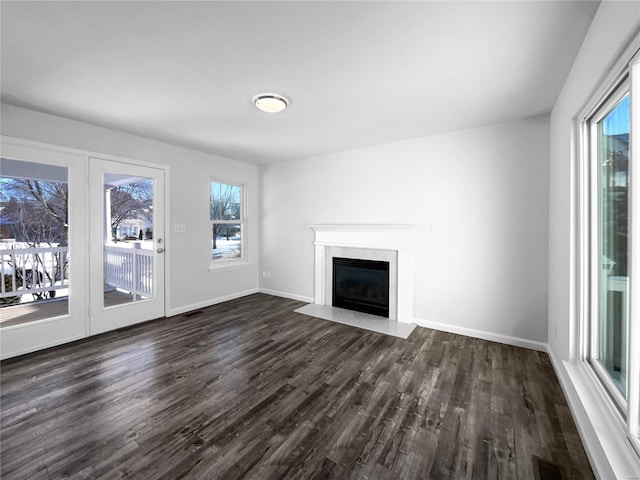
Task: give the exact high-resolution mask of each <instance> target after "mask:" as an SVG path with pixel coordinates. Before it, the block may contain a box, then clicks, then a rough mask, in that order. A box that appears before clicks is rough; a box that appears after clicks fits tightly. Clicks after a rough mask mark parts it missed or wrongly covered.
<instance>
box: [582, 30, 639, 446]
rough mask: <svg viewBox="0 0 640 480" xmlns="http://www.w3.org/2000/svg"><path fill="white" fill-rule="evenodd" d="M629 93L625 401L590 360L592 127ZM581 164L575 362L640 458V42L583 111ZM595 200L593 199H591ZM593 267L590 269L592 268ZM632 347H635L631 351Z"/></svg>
mask: <svg viewBox="0 0 640 480" xmlns="http://www.w3.org/2000/svg"><path fill="white" fill-rule="evenodd" d="M627 91H629V96H630V120H631V125H630V127H631V128H630V150H629V176H628V184H629V185H630V187H631V188H630V193H629V219H630V224H629V240H630V241H629V249H630V255H629V266H628V271H629V287H628V298H627V302H628V311H627V312H628V313H627V315H628V317H627V322H628V323H627V329H628V331H627V398H626V400H625V399H624V397H623V396H622V394H621V393H620V392H619V391H618V390H617V388H616V387H615V386H614V385H613V382H612V381H611V380H610V379H609V378H608V374H607V373H606V372H605V371H604V369H603V368H602V367H601V366H600V365H599V363H598V362H596V361H593V360H595V359H592V352H594V351H597V350H595V348H596V345H597V328H595V331H594V326H595V325H596V322H597V318H596V319H594V318H593V317H594V313H595V315H597V311H598V310H597V306H598V304H597V301H598V300H597V296H598V293H597V285H598V283H597V275H598V271H597V269H598V268H599V263H600V260H599V258H598V254H597V251H596V248H595V239H597V238H598V237H597V208H595V207H594V205H595V203H594V201H593V198H594V196H595V195H597V176H596V172H595V170H594V165H595V162H594V160H593V157H592V155H593V154H594V152H596V151H597V150H596V141H597V139H596V138H595V135H594V128H595V124H597V122H598V121H600V120H601V119H602V118H603V117H604V116H606V114H607V113H608V112H609V111H610V109H611V108H612V107H613V106H615V104H616V103H617V102H618V101H620V99H621V98H622V97H623V96H624V95H626V92H627ZM578 121H579V136H580V138H579V142H578V145H579V149H580V165H579V167H578V178H579V192H578V202H579V208H580V213H579V220H578V221H579V228H578V234H579V239H578V245H579V252H580V255H579V270H580V273H579V285H580V287H579V290H580V291H579V293H578V298H579V302H580V306H579V308H580V312H581V313H580V324H579V328H580V331H579V339H580V345H579V346H580V352H579V361H580V362H582V363H583V364H584V365H585V366H586V367H587V370H589V371H590V372H591V373H592V375H591V379H592V381H593V387H594V389H595V390H596V391H597V392H600V395H599V397H600V398H601V399H602V401H603V402H604V403H605V405H604V406H605V407H606V409H607V410H608V411H609V412H611V413H612V417H613V418H615V419H616V421H617V422H618V427H619V428H620V430H621V431H624V432H625V434H626V437H627V439H628V441H629V443H630V444H631V445H632V446H633V447H634V449H635V451H636V454H638V455H640V436H639V435H640V423H639V422H640V348H638V346H640V253H639V252H640V221H639V219H640V148H639V145H640V50H638V42H635V43H634V46H633V47H632V48H630V49H629V50H628V51H627V52H626V54H625V55H624V56H623V57H622V58H621V59H620V60H619V61H618V63H617V64H616V66H615V67H614V68H613V69H612V71H611V73H610V74H609V76H608V77H607V79H606V80H605V81H604V82H603V86H602V88H601V89H600V90H599V91H598V92H596V94H595V95H594V96H593V97H592V98H591V100H590V102H589V103H588V106H587V108H585V109H584V110H583V112H582V113H581V114H580V115H579V116H578ZM595 198H597V197H595ZM592 266H593V268H592ZM633 346H636V347H635V348H634V347H633Z"/></svg>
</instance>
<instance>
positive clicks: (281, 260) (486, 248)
mask: <svg viewBox="0 0 640 480" xmlns="http://www.w3.org/2000/svg"><path fill="white" fill-rule="evenodd" d="M548 130H549V123H548V117H547V116H542V117H535V118H529V119H523V120H520V121H514V122H510V123H504V124H498V125H491V126H485V127H480V128H474V129H470V130H464V131H458V132H452V133H447V134H442V135H437V136H431V137H425V138H419V139H415V140H410V141H404V142H398V143H392V144H387V145H382V146H377V147H373V148H367V149H359V150H353V151H348V152H343V153H336V154H331V155H326V156H321V157H316V158H309V159H304V160H296V161H291V162H282V163H277V164H272V165H269V166H263V167H261V170H260V171H261V185H262V213H261V221H262V240H261V267H260V268H261V270H262V271H269V272H270V278H266V279H261V283H260V286H261V288H262V289H265V290H267V291H271V292H280V293H281V294H283V295H286V296H292V297H302V298H308V299H310V301H312V300H311V299H312V298H313V293H314V290H313V279H314V272H313V268H314V246H313V235H312V232H311V230H310V229H309V228H306V227H305V225H308V224H323V223H324V224H332V223H338V224H340V223H342V224H345V223H353V224H385V223H388V224H414V225H417V239H418V242H417V243H418V250H417V252H416V266H415V271H416V274H415V299H414V309H415V311H414V316H415V318H416V319H417V320H419V321H426V322H437V323H438V325H439V326H440V327H441V328H443V329H449V330H452V331H460V332H465V331H466V332H467V333H470V334H477V335H478V336H485V337H487V334H488V336H489V337H490V338H496V339H501V337H504V338H503V339H504V340H505V341H509V342H511V341H514V343H518V342H519V341H520V340H524V341H525V343H526V344H528V345H533V346H534V347H535V344H536V342H540V343H541V344H544V343H546V340H547V215H548V203H547V197H548V158H549V136H548ZM432 231H433V234H432ZM467 330H468V331H467Z"/></svg>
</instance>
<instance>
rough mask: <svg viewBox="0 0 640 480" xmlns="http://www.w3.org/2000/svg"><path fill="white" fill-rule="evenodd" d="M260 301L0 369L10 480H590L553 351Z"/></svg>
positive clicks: (5, 467)
mask: <svg viewBox="0 0 640 480" xmlns="http://www.w3.org/2000/svg"><path fill="white" fill-rule="evenodd" d="M301 305H302V303H300V302H295V301H291V300H285V299H281V298H277V297H270V296H266V295H262V294H257V295H252V296H250V297H246V298H242V299H238V300H235V301H231V302H227V303H224V304H220V305H217V306H214V307H210V308H207V309H204V310H202V311H201V312H196V313H195V314H192V315H182V316H176V317H172V318H168V319H162V320H158V321H154V322H150V323H146V324H143V325H139V326H137V327H133V328H129V329H125V330H121V331H117V332H111V333H107V334H104V335H100V336H98V337H94V338H91V339H87V340H83V341H81V342H76V343H73V344H69V345H65V346H61V347H57V348H54V349H50V350H47V351H43V352H39V353H35V354H31V355H28V356H25V357H22V358H17V359H12V360H8V361H5V362H3V363H2V379H1V387H2V390H1V402H2V403H1V408H2V419H1V444H0V447H1V457H0V461H1V464H2V466H1V474H2V478H3V479H5V480H9V479H30V478H43V479H45V478H82V479H84V478H100V479H103V478H104V479H107V478H108V479H115V478H127V479H132V478H135V479H145V480H149V479H156V478H157V479H171V480H175V479H182V478H189V479H198V480H200V479H224V480H231V479H237V478H242V479H260V480H265V479H280V478H287V479H288V478H297V479H316V478H325V479H340V480H342V479H372V480H373V479H375V480H386V479H393V480H400V479H402V480H409V479H414V478H415V479H449V478H451V479H462V478H464V479H484V478H489V479H530V478H534V477H533V464H532V456H533V455H536V456H538V457H541V458H543V459H546V460H548V461H551V462H555V463H558V464H561V465H562V466H564V468H565V469H566V472H567V474H568V478H577V479H591V478H593V474H592V472H591V469H590V467H589V464H588V461H587V459H586V456H585V453H584V450H583V448H582V444H581V442H580V439H579V437H578V434H577V432H576V428H575V426H574V423H573V420H572V418H571V415H570V413H569V410H568V407H567V404H566V402H565V400H564V398H563V395H562V392H561V390H560V386H559V384H558V381H557V379H556V377H555V375H554V372H553V369H552V367H551V364H550V362H549V358H548V357H547V355H546V354H544V353H540V352H535V351H531V350H526V349H522V348H515V347H510V346H506V345H502V344H498V343H492V342H487V341H483V340H477V339H473V338H469V337H463V336H458V335H453V334H448V333H443V332H438V331H435V330H429V329H424V328H417V329H416V330H415V331H414V332H413V334H412V335H411V336H410V337H409V339H408V340H402V339H399V338H395V337H390V336H385V335H382V334H378V333H374V332H369V331H364V330H359V329H356V328H353V327H349V326H346V325H341V324H336V323H332V322H328V321H325V320H319V319H314V318H311V317H307V316H304V315H300V314H296V313H293V310H294V309H295V308H297V307H300V306H301Z"/></svg>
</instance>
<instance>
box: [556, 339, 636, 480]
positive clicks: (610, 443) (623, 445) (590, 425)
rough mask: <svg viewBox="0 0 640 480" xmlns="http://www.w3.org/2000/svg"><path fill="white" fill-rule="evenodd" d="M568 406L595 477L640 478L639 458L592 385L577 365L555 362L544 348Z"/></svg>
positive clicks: (603, 479) (603, 478)
mask: <svg viewBox="0 0 640 480" xmlns="http://www.w3.org/2000/svg"><path fill="white" fill-rule="evenodd" d="M547 353H548V355H549V358H550V359H551V363H552V365H553V368H554V370H555V372H556V376H557V377H558V381H559V382H560V386H561V387H562V391H563V393H564V396H565V398H566V399H567V403H568V405H569V409H570V410H571V414H572V416H573V420H574V422H575V424H576V428H577V429H578V433H579V434H580V439H581V440H582V444H583V445H584V449H585V451H586V453H587V457H588V458H589V462H590V463H591V467H592V468H593V473H594V474H595V476H596V478H598V479H601V480H609V479H613V478H620V479H622V478H624V479H629V480H632V479H638V478H640V459H639V458H638V457H637V455H635V453H634V452H633V447H632V446H631V445H630V444H628V443H627V441H626V438H625V437H626V435H625V432H624V429H623V428H622V427H621V426H620V425H619V422H618V420H617V419H616V418H615V416H614V414H613V412H611V411H610V410H609V409H608V408H607V406H606V405H605V402H604V400H603V398H601V395H600V393H599V392H598V387H599V385H595V384H594V383H593V381H592V379H591V378H590V376H589V375H588V372H585V371H583V368H581V367H580V366H579V365H574V364H572V363H570V362H566V361H562V362H558V361H557V360H556V358H555V357H554V355H553V352H552V351H551V349H549V351H548V352H547Z"/></svg>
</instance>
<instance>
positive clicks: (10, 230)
mask: <svg viewBox="0 0 640 480" xmlns="http://www.w3.org/2000/svg"><path fill="white" fill-rule="evenodd" d="M68 205H69V184H68V170H67V167H60V166H55V165H49V164H43V163H36V162H25V161H18V160H10V159H6V158H2V159H1V160H0V268H1V271H0V273H1V281H0V310H1V313H0V326H2V327H7V326H11V325H18V324H22V323H26V322H30V321H34V320H42V319H45V318H51V317H57V316H60V315H67V314H68V313H69V291H70V290H69V287H70V275H69V270H70V258H71V257H70V251H69V241H68V239H69V228H70V226H69V210H68Z"/></svg>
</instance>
